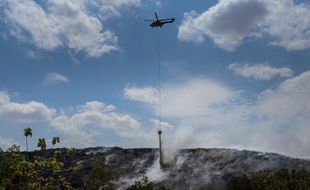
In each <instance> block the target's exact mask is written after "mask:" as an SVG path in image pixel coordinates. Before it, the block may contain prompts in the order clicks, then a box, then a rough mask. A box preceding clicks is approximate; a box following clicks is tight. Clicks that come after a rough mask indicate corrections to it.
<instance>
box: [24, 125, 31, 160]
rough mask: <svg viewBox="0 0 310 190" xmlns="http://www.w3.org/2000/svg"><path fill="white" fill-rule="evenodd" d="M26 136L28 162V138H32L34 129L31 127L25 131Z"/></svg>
mask: <svg viewBox="0 0 310 190" xmlns="http://www.w3.org/2000/svg"><path fill="white" fill-rule="evenodd" d="M24 136H25V137H26V148H27V160H28V158H29V156H28V136H30V137H32V129H31V128H30V127H28V128H25V129H24Z"/></svg>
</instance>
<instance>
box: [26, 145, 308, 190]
mask: <svg viewBox="0 0 310 190" xmlns="http://www.w3.org/2000/svg"><path fill="white" fill-rule="evenodd" d="M50 151H52V150H50ZM33 154H36V153H32V155H33ZM48 154H50V155H52V154H53V152H49V151H48V152H47V155H48ZM98 154H102V155H104V156H105V157H106V164H108V165H109V166H111V168H113V171H114V174H115V176H117V178H115V180H114V183H115V184H116V187H117V189H126V188H127V187H128V186H130V185H131V184H133V183H134V182H135V181H136V180H139V179H141V178H142V177H144V176H146V177H148V179H149V180H150V181H152V182H153V183H154V184H155V185H156V186H158V187H159V186H161V187H165V188H166V189H178V190H191V189H193V190H195V189H201V188H203V187H205V186H206V185H207V184H211V185H213V187H215V188H216V189H225V182H226V181H227V180H229V179H230V178H232V177H234V176H242V175H247V174H250V173H252V172H257V171H260V170H263V169H266V168H274V169H282V168H285V169H289V170H297V171H298V170H307V171H310V160H302V159H296V158H290V157H286V156H283V155H279V154H275V153H262V152H254V151H246V150H243V151H239V150H233V149H183V150H180V151H177V152H176V154H175V158H176V162H175V165H174V166H171V167H168V168H166V169H165V170H164V171H162V170H161V169H160V166H159V152H158V149H148V148H142V149H122V148H119V147H113V148H106V147H96V148H87V149H79V150H77V151H76V152H75V153H74V154H73V155H72V156H68V157H66V158H64V164H65V168H69V167H76V166H77V165H81V164H84V165H89V163H90V162H91V161H92V159H93V158H94V156H95V155H98ZM76 171H78V172H75V173H74V174H71V173H68V174H66V175H67V176H68V178H69V179H70V181H71V183H72V184H73V185H74V186H76V187H79V186H82V185H83V182H82V181H83V180H82V179H83V175H85V174H87V172H89V167H84V169H83V170H76Z"/></svg>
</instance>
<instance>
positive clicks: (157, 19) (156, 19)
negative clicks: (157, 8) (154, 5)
mask: <svg viewBox="0 0 310 190" xmlns="http://www.w3.org/2000/svg"><path fill="white" fill-rule="evenodd" d="M155 17H156V20H158V16H157V13H156V12H155Z"/></svg>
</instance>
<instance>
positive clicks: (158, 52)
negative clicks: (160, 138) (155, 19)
mask: <svg viewBox="0 0 310 190" xmlns="http://www.w3.org/2000/svg"><path fill="white" fill-rule="evenodd" d="M159 30H160V28H158V29H157V59H158V130H162V129H161V65H160V50H159Z"/></svg>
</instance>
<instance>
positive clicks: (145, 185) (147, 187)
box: [127, 177, 155, 190]
mask: <svg viewBox="0 0 310 190" xmlns="http://www.w3.org/2000/svg"><path fill="white" fill-rule="evenodd" d="M127 190H155V186H154V184H153V183H152V182H150V181H149V179H148V178H147V177H143V178H142V179H141V180H140V181H135V183H134V184H133V185H131V186H130V187H128V188H127Z"/></svg>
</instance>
